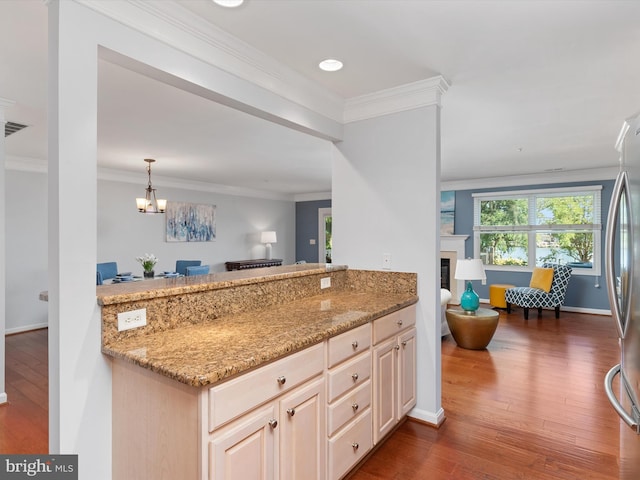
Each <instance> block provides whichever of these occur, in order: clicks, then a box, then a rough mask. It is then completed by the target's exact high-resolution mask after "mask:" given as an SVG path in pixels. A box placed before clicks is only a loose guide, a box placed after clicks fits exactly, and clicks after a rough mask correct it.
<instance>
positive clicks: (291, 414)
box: [287, 408, 296, 417]
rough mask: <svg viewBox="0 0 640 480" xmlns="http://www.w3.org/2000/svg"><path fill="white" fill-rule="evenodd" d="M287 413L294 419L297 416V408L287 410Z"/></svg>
mask: <svg viewBox="0 0 640 480" xmlns="http://www.w3.org/2000/svg"><path fill="white" fill-rule="evenodd" d="M287 413H288V414H289V416H290V417H293V416H294V415H295V414H296V409H295V408H288V409H287Z"/></svg>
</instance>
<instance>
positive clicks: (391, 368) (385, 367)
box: [373, 337, 398, 444]
mask: <svg viewBox="0 0 640 480" xmlns="http://www.w3.org/2000/svg"><path fill="white" fill-rule="evenodd" d="M397 344H398V343H397V340H396V337H392V338H390V339H389V340H387V341H385V342H383V343H381V344H380V345H378V346H377V347H376V348H374V349H373V443H374V444H376V443H378V441H379V440H380V439H381V438H383V437H384V436H385V435H386V434H387V433H388V432H389V431H390V430H391V429H392V428H393V427H394V425H395V424H396V422H397V411H398V406H397V403H396V402H397V398H398V395H397V393H396V392H397V387H396V385H397V384H398V382H397V375H398V373H397V372H398V367H397V361H398V360H397V358H398V355H397V352H396V345H397Z"/></svg>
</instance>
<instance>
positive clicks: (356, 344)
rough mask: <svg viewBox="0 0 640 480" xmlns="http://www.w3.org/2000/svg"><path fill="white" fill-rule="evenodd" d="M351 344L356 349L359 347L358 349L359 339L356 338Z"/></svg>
mask: <svg viewBox="0 0 640 480" xmlns="http://www.w3.org/2000/svg"><path fill="white" fill-rule="evenodd" d="M351 346H352V347H353V349H354V350H357V349H358V341H357V340H354V341H353V342H352V343H351Z"/></svg>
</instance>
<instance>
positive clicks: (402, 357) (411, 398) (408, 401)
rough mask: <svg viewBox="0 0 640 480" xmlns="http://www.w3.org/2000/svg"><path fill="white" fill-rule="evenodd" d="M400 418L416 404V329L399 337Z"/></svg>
mask: <svg viewBox="0 0 640 480" xmlns="http://www.w3.org/2000/svg"><path fill="white" fill-rule="evenodd" d="M398 342H399V343H398V345H399V346H400V348H399V349H398V395H399V398H398V408H399V411H398V420H399V419H400V418H402V417H403V416H404V415H406V414H407V413H408V412H409V410H411V409H412V408H413V407H414V406H415V405H416V329H415V328H412V329H410V330H409V331H408V332H406V333H403V334H402V335H400V336H399V337H398Z"/></svg>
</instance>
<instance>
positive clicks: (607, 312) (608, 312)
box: [480, 298, 611, 316]
mask: <svg viewBox="0 0 640 480" xmlns="http://www.w3.org/2000/svg"><path fill="white" fill-rule="evenodd" d="M482 304H487V305H489V299H488V298H481V299H480V305H481V306H482ZM515 308H519V307H517V306H515ZM531 310H534V309H533V308H532V309H531ZM549 310H553V309H552V308H551V309H549ZM562 311H565V312H574V313H588V314H590V315H611V310H605V309H601V308H582V307H568V306H566V305H563V306H561V307H560V316H562Z"/></svg>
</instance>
